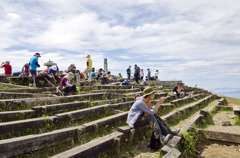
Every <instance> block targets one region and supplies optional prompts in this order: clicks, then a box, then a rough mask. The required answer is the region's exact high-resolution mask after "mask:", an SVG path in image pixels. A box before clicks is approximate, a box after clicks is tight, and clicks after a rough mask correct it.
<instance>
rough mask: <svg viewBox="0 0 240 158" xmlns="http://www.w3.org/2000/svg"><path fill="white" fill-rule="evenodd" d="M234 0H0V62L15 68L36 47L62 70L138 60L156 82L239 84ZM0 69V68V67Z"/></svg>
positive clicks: (239, 25)
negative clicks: (88, 60)
mask: <svg viewBox="0 0 240 158" xmlns="http://www.w3.org/2000/svg"><path fill="white" fill-rule="evenodd" d="M239 10H240V1H237V0H228V1H224V0H195V1H190V0H181V1H176V0H128V1H124V2H123V1H121V0H113V1H107V0H95V1H90V0H54V1H53V0H40V1H39V0H24V1H20V0H2V1H1V3H0V34H1V36H0V60H1V61H5V60H10V61H11V64H12V66H13V70H14V71H20V70H21V67H22V66H23V64H24V63H26V62H28V61H29V59H30V58H31V57H32V55H33V54H34V53H35V52H40V54H41V55H42V57H41V58H40V59H39V63H40V65H41V69H44V68H45V67H44V66H43V63H44V62H46V61H48V60H49V59H50V60H52V61H54V62H56V63H58V66H59V67H60V69H61V70H65V69H66V68H67V67H68V66H69V65H70V64H71V63H75V65H76V66H77V68H79V69H80V71H83V70H84V69H85V60H86V59H85V58H86V55H87V54H90V55H91V58H92V60H93V66H94V67H96V69H98V68H101V67H103V60H104V58H107V59H108V64H109V70H110V71H111V72H112V73H113V74H117V73H118V72H121V73H122V74H123V75H124V76H126V73H125V71H126V68H127V67H128V65H132V66H133V65H134V64H138V65H139V66H140V68H143V69H144V70H145V74H146V73H147V68H150V69H151V71H152V74H154V71H155V70H156V69H158V70H159V71H160V74H159V78H160V80H183V82H185V83H186V84H187V85H190V86H195V84H197V85H198V87H202V88H207V89H212V88H219V87H230V88H234V87H237V88H240V85H239V81H240V80H239V79H240V77H239V75H240V62H239V61H240V12H239ZM0 73H3V70H2V69H1V70H0Z"/></svg>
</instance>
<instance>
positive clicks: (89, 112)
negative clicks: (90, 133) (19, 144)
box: [0, 102, 132, 137]
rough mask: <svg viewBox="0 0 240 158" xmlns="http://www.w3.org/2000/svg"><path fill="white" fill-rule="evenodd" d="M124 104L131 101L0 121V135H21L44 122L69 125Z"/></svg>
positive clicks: (121, 106) (128, 103)
mask: <svg viewBox="0 0 240 158" xmlns="http://www.w3.org/2000/svg"><path fill="white" fill-rule="evenodd" d="M124 104H126V105H127V106H129V105H131V104H132V102H127V103H119V104H112V105H110V104H106V105H100V106H95V107H91V108H87V109H81V110H76V111H71V112H65V113H60V114H55V116H52V117H45V118H35V119H25V120H20V121H11V122H4V123H0V135H2V136H5V137H8V136H11V135H12V134H13V133H20V134H21V135H22V134H24V132H25V131H26V129H27V128H28V129H29V130H37V131H40V129H41V128H44V125H45V124H46V123H48V124H49V125H53V124H54V125H57V126H58V125H61V124H63V123H65V124H69V125H71V124H72V121H75V120H81V119H83V118H87V117H90V116H94V115H96V114H101V113H105V112H106V111H109V110H111V109H121V108H124ZM40 108H41V107H40ZM9 131H11V133H8V132H9Z"/></svg>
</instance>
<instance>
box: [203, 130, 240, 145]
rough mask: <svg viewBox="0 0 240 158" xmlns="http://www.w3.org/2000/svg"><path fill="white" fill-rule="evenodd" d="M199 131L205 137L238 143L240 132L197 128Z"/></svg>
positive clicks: (239, 142)
mask: <svg viewBox="0 0 240 158" xmlns="http://www.w3.org/2000/svg"><path fill="white" fill-rule="evenodd" d="M198 131H199V133H201V134H204V135H205V136H206V138H208V139H211V140H217V141H223V142H230V143H237V144H240V139H239V138H240V134H234V133H227V132H219V131H211V130H205V129H198Z"/></svg>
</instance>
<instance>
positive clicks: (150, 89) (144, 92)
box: [143, 87, 155, 98]
mask: <svg viewBox="0 0 240 158" xmlns="http://www.w3.org/2000/svg"><path fill="white" fill-rule="evenodd" d="M152 93H155V91H154V90H153V88H152V87H146V88H145V89H144V90H143V98H144V97H146V96H147V95H151V94H152Z"/></svg>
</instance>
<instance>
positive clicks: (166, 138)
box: [160, 134, 172, 146]
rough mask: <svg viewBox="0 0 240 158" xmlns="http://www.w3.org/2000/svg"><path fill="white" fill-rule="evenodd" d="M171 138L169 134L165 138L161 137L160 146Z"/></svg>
mask: <svg viewBox="0 0 240 158" xmlns="http://www.w3.org/2000/svg"><path fill="white" fill-rule="evenodd" d="M171 138H172V135H171V134H168V135H167V136H164V137H161V138H160V143H161V144H162V146H164V145H166V144H167V143H168V141H169V140H170V139H171Z"/></svg>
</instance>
